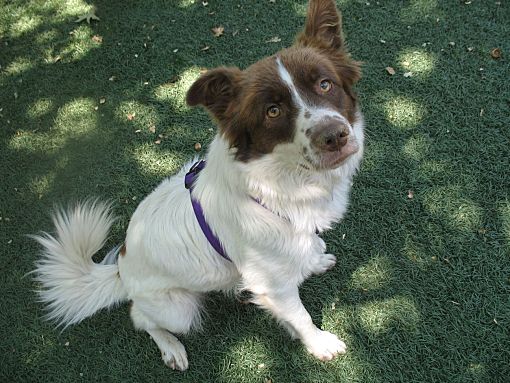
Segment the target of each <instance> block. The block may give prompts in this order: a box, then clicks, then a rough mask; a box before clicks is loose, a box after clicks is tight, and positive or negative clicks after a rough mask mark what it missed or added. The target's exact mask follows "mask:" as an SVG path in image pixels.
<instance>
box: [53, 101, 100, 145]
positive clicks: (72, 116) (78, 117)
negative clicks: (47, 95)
mask: <svg viewBox="0 0 510 383" xmlns="http://www.w3.org/2000/svg"><path fill="white" fill-rule="evenodd" d="M94 106H95V102H94V100H93V99H91V98H84V97H80V98H75V99H74V100H72V101H70V102H68V103H67V104H65V105H64V106H62V107H61V108H60V109H59V110H58V112H57V117H56V119H55V124H54V125H53V128H52V129H53V130H54V131H58V132H59V133H65V134H67V135H69V136H75V135H77V134H78V135H80V134H84V133H88V132H90V131H92V130H93V129H95V128H96V127H97V118H98V117H97V112H96V111H95V110H94Z"/></svg>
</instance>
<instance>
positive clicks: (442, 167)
mask: <svg viewBox="0 0 510 383" xmlns="http://www.w3.org/2000/svg"><path fill="white" fill-rule="evenodd" d="M419 170H420V172H421V174H422V175H424V176H427V177H428V178H431V177H432V176H434V175H437V174H440V175H444V174H446V172H447V170H448V167H447V164H446V163H444V162H440V161H436V160H428V161H421V162H420V165H419Z"/></svg>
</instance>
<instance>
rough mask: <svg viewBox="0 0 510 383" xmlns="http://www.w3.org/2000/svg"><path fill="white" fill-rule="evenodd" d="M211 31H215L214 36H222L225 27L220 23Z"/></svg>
mask: <svg viewBox="0 0 510 383" xmlns="http://www.w3.org/2000/svg"><path fill="white" fill-rule="evenodd" d="M211 32H212V33H213V35H214V37H220V36H222V35H223V32H225V28H224V27H222V26H221V25H220V26H218V27H214V28H212V29H211Z"/></svg>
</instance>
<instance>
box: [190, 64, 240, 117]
mask: <svg viewBox="0 0 510 383" xmlns="http://www.w3.org/2000/svg"><path fill="white" fill-rule="evenodd" d="M241 78H242V71H241V70H239V69H238V68H225V67H220V68H216V69H212V70H210V71H208V72H206V73H204V74H203V75H202V76H200V77H199V78H198V80H196V81H195V82H194V83H193V85H191V88H190V89H189V90H188V93H187V95H186V102H187V103H188V105H189V106H196V105H203V106H204V107H205V108H206V109H207V110H209V111H210V112H211V113H212V114H213V115H214V117H216V118H217V119H218V120H220V121H221V120H222V119H223V118H224V117H225V115H226V113H227V110H228V108H229V106H230V105H231V103H232V101H233V100H234V99H235V98H236V97H237V95H238V92H239V83H240V81H241Z"/></svg>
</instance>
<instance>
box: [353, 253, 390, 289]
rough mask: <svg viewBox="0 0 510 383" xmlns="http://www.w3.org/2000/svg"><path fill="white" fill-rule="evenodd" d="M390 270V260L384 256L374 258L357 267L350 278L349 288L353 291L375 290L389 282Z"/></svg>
mask: <svg viewBox="0 0 510 383" xmlns="http://www.w3.org/2000/svg"><path fill="white" fill-rule="evenodd" d="M392 279H393V277H392V270H391V264H390V260H389V259H388V258H387V257H385V256H374V257H372V258H370V260H369V261H368V262H367V263H366V264H364V265H362V266H360V267H358V268H357V269H356V270H355V271H354V272H353V273H352V276H351V283H350V285H351V287H352V288H354V289H362V290H364V291H366V290H377V289H380V288H382V287H384V286H386V285H387V284H388V283H390V282H391V280H392Z"/></svg>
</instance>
